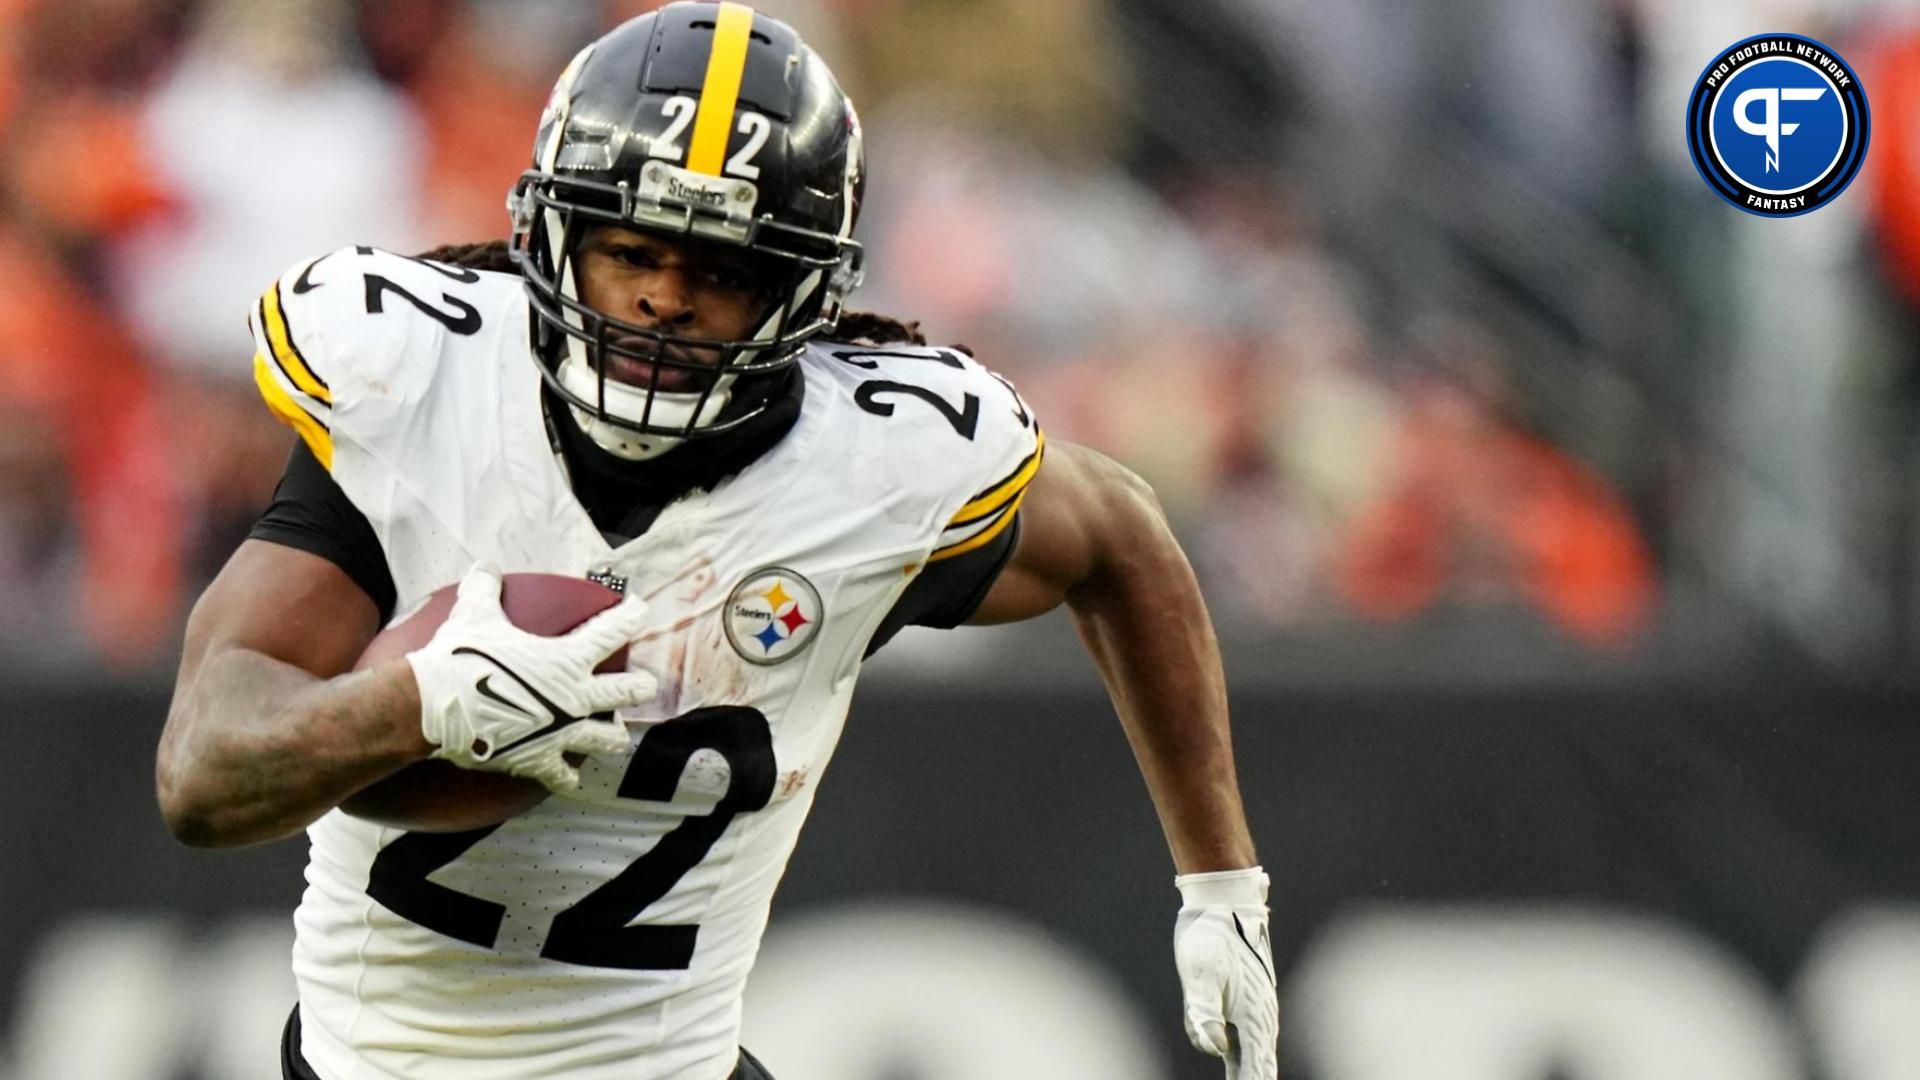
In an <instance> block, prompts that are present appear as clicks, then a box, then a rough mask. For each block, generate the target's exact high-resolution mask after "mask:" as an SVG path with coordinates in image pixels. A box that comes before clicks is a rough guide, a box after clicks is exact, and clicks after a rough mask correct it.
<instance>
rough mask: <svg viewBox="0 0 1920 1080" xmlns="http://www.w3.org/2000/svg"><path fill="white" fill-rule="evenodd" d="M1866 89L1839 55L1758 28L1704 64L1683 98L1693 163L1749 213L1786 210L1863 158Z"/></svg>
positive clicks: (1844, 178)
mask: <svg viewBox="0 0 1920 1080" xmlns="http://www.w3.org/2000/svg"><path fill="white" fill-rule="evenodd" d="M1867 129H1868V117H1867V96H1866V93H1865V92H1864V91H1863V90H1862V89H1861V88H1860V80H1859V77H1858V76H1856V75H1855V74H1854V72H1853V69H1852V68H1851V67H1848V66H1847V62H1846V61H1844V60H1842V59H1840V57H1839V56H1837V55H1835V54H1834V52H1833V50H1832V49H1829V48H1827V47H1826V46H1825V45H1822V44H1821V43H1820V42H1818V41H1815V40H1814V39H1812V38H1809V37H1802V36H1800V35H1799V34H1761V35H1759V36H1757V37H1750V38H1747V39H1746V40H1744V41H1739V42H1736V43H1734V44H1733V45H1731V46H1729V47H1728V48H1727V49H1726V50H1724V51H1723V52H1721V53H1720V55H1718V56H1716V57H1714V58H1713V60H1712V61H1711V62H1710V63H1708V64H1707V67H1706V70H1705V71H1703V72H1701V73H1700V80H1699V82H1697V83H1695V84H1694V88H1693V95H1692V96H1691V97H1690V98H1689V99H1688V102H1687V147H1688V149H1689V150H1690V151H1691V152H1692V155H1693V165H1694V168H1696V169H1698V170H1699V171H1700V176H1701V178H1702V179H1704V180H1705V181H1706V182H1707V186H1708V187H1711V188H1712V189H1713V190H1714V191H1715V192H1716V193H1717V194H1719V196H1720V197H1721V198H1723V199H1725V200H1727V201H1728V202H1730V203H1732V204H1733V205H1735V206H1737V207H1739V208H1740V209H1742V210H1745V211H1747V212H1748V213H1750V214H1758V215H1761V216H1763V217H1793V216H1795V215H1798V214H1804V213H1807V212H1808V211H1811V210H1817V209H1819V208H1820V207H1822V206H1825V205H1826V204H1827V203H1829V202H1832V201H1833V200H1834V199H1835V198H1836V197H1837V196H1839V194H1840V193H1841V192H1842V191H1844V190H1846V187H1847V185H1848V184H1849V183H1852V181H1853V178H1854V177H1855V176H1856V175H1858V174H1859V172H1860V165H1861V163H1862V162H1864V161H1865V160H1866V155H1867Z"/></svg>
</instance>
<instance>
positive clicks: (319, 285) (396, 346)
mask: <svg viewBox="0 0 1920 1080" xmlns="http://www.w3.org/2000/svg"><path fill="white" fill-rule="evenodd" d="M480 280H481V275H480V274H479V273H478V272H476V271H473V270H468V269H464V268H461V267H454V266H448V265H445V264H441V263H433V262H427V261H425V260H423V259H415V258H410V257H407V256H404V255H395V254H393V253H391V252H387V251H381V250H379V249H377V248H371V247H364V246H361V247H349V248H342V249H340V250H338V251H334V252H331V253H329V254H326V255H322V256H320V257H318V258H315V259H308V260H306V261H304V262H301V263H297V264H295V265H294V266H293V267H291V268H289V269H288V270H287V272H286V273H285V274H283V275H281V276H280V278H278V279H277V280H275V281H274V283H273V284H272V285H270V286H268V287H267V290H266V291H265V292H264V293H262V294H261V296H260V299H259V300H258V301H256V302H255V303H254V306H253V311H252V312H251V313H250V315H249V317H248V323H249V325H250V326H251V328H252V330H253V339H254V357H253V380H254V385H255V386H257V387H258V388H259V390H260V396H261V397H262V398H264V399H265V400H266V403H267V408H268V409H270V410H272V412H273V414H274V416H276V417H278V418H279V419H280V421H281V422H282V423H285V424H286V425H287V426H288V427H291V428H293V430H294V431H296V432H298V433H299V434H300V437H301V438H302V439H303V440H305V441H306V443H307V446H308V447H309V448H310V449H311V450H312V451H313V453H314V456H315V457H317V458H319V459H320V461H321V463H322V464H324V465H326V466H327V467H328V468H329V469H331V468H332V466H333V438H334V413H335V411H336V410H338V409H341V408H344V407H346V406H347V404H348V403H349V402H350V401H352V400H353V399H354V398H355V396H356V394H357V393H358V392H359V391H360V390H362V389H363V388H365V387H367V386H369V385H378V386H381V387H383V388H386V389H388V390H389V391H391V390H396V389H400V387H399V384H398V379H399V375H400V367H401V361H402V358H403V357H404V356H406V355H409V346H410V345H417V344H420V343H422V339H423V338H436V337H444V336H445V335H447V334H453V335H470V334H472V333H474V332H475V331H477V330H478V329H479V328H480V313H479V311H478V310H477V309H476V308H475V307H474V306H473V305H472V304H470V303H468V302H467V301H465V300H463V299H460V298H459V297H456V296H453V295H451V294H449V293H447V292H445V291H444V290H445V287H447V286H449V285H454V284H455V283H458V284H467V285H472V284H477V283H478V282H479V281H480ZM396 310H397V311H398V312H399V313H401V314H404V315H409V316H411V315H413V314H415V313H416V312H417V313H418V314H421V315H425V316H427V318H425V319H420V318H395V317H393V315H391V314H389V312H391V311H396ZM413 355H430V353H427V354H423V353H419V352H414V353H413ZM420 374H422V375H424V374H426V373H420Z"/></svg>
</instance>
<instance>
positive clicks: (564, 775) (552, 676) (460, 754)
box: [407, 563, 658, 791]
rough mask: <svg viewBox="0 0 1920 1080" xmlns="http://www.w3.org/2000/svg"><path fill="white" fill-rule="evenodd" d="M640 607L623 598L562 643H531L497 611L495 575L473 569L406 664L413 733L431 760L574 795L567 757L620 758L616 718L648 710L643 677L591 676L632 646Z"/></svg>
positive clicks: (653, 686) (625, 742)
mask: <svg viewBox="0 0 1920 1080" xmlns="http://www.w3.org/2000/svg"><path fill="white" fill-rule="evenodd" d="M646 614H647V605H646V602H645V601H643V600H641V599H640V598H639V597H636V596H633V595H632V594H628V595H627V597H626V598H625V599H623V600H621V601H620V602H619V603H618V604H615V605H614V606H613V607H610V608H608V609H607V610H605V611H602V612H600V613H599V614H597V615H595V616H594V617H593V618H591V619H588V620H587V621H586V622H584V623H581V624H580V625H579V626H577V627H575V628H574V629H573V630H571V631H569V632H568V633H566V634H563V635H561V636H559V637H541V636H540V635H538V634H529V633H527V632H526V631H525V630H522V629H520V628H519V627H517V626H515V625H513V623H511V622H509V621H508V620H507V615H506V612H505V611H503V610H501V607H500V570H499V568H498V567H495V566H493V565H491V564H489V563H479V564H476V565H475V566H474V568H473V569H472V570H471V571H469V572H468V574H467V576H466V577H465V578H464V579H462V580H461V582H460V589H459V591H458V593H456V594H455V598H454V602H453V610H452V611H450V612H448V614H447V621H446V622H444V623H441V624H440V628H439V629H438V630H437V631H435V632H434V635H433V637H432V638H431V639H429V640H428V642H427V643H426V644H425V645H423V646H421V647H420V648H418V649H416V650H414V651H413V652H410V653H408V654H407V663H408V664H409V665H411V666H412V668H413V677H414V680H415V682H417V683H418V684H419V686H420V730H421V732H422V733H423V734H425V736H426V738H427V741H428V742H431V743H433V744H434V746H435V747H437V748H438V749H436V750H435V751H434V752H433V756H434V757H437V758H443V759H445V760H447V761H451V762H453V763H454V764H455V765H458V766H460V767H461V768H466V769H481V770H485V771H488V772H505V773H512V774H514V775H515V776H525V777H529V778H531V779H534V780H538V781H539V782H540V783H542V784H545V785H546V786H547V787H548V788H549V789H551V790H553V791H572V790H574V789H575V788H577V787H579V786H580V770H579V768H578V767H576V766H574V765H572V764H571V763H569V762H568V761H567V759H566V755H568V754H588V755H593V754H618V753H624V752H625V751H626V750H627V748H628V746H629V745H630V740H629V736H628V734H627V727H626V725H625V724H622V723H620V722H619V721H617V720H615V719H613V717H612V713H613V711H614V710H616V709H623V708H628V707H630V706H634V705H641V704H644V703H646V702H648V701H651V700H653V696H654V694H655V693H656V691H657V690H658V683H657V681H656V680H655V679H654V677H653V676H652V675H651V674H648V673H647V672H644V671H622V672H617V673H611V674H605V675H596V674H594V670H593V669H594V666H595V665H597V664H599V663H600V662H601V661H602V660H605V659H606V658H607V657H609V656H612V655H613V654H614V653H615V652H617V651H619V649H620V648H621V647H622V646H624V645H626V644H628V643H629V642H630V641H632V640H633V639H634V637H636V636H637V635H638V634H639V633H640V630H641V627H642V625H643V623H644V622H645V619H646Z"/></svg>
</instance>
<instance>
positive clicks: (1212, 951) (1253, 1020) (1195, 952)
mask: <svg viewBox="0 0 1920 1080" xmlns="http://www.w3.org/2000/svg"><path fill="white" fill-rule="evenodd" d="M1173 883H1174V886H1175V887H1176V888H1178V889H1179V890H1180V901H1181V902H1180V915H1179V918H1178V919H1177V920H1176V921H1175V923H1174V927H1173V958H1174V963H1175V965H1176V966H1177V967H1178V968H1179V969H1180V990H1181V996H1182V999H1183V1001H1184V1003H1185V1007H1186V1029H1187V1039H1188V1041H1190V1042H1192V1043H1193V1045H1194V1048H1195V1049H1197V1050H1200V1051H1202V1052H1203V1053H1208V1054H1212V1055H1213V1056H1214V1057H1219V1058H1225V1059H1226V1063H1227V1080H1275V1077H1277V1076H1278V1075H1279V1072H1280V1050H1279V1041H1280V998H1279V990H1278V987H1277V985H1276V983H1275V979H1274V973H1273V945H1272V942H1271V941H1270V939H1269V938H1268V934H1267V875H1266V872H1265V871H1263V870H1261V869H1260V868H1259V867H1257V866H1255V867H1250V868H1248V869H1245V870H1221V871H1216V872H1214V873H1208V874H1182V875H1180V876H1179V877H1176V878H1174V879H1173Z"/></svg>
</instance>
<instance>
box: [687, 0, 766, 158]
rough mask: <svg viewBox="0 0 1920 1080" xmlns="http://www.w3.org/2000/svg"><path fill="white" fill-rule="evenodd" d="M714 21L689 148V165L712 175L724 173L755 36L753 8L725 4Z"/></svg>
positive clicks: (743, 5)
mask: <svg viewBox="0 0 1920 1080" xmlns="http://www.w3.org/2000/svg"><path fill="white" fill-rule="evenodd" d="M714 23H715V25H714V28H713V51H712V52H710V53H708V54H707V77H706V81H705V83H704V84H703V85H702V86H701V87H700V107H699V110H698V111H697V112H695V113H694V116H693V141H692V142H691V143H690V144H689V145H688V147H687V168H689V169H691V170H693V171H694V172H697V173H705V174H707V175H708V176H719V175H720V166H721V165H722V163H724V162H725V160H726V157H727V140H728V138H730V137H731V136H732V135H733V110H734V108H735V106H737V105H738V104H739V103H740V80H741V78H742V77H744V76H745V74H746V71H747V43H748V42H749V41H751V40H752V36H753V9H752V8H750V7H748V6H746V5H745V4H733V3H723V4H721V5H720V15H719V17H718V18H717V19H715V20H714Z"/></svg>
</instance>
